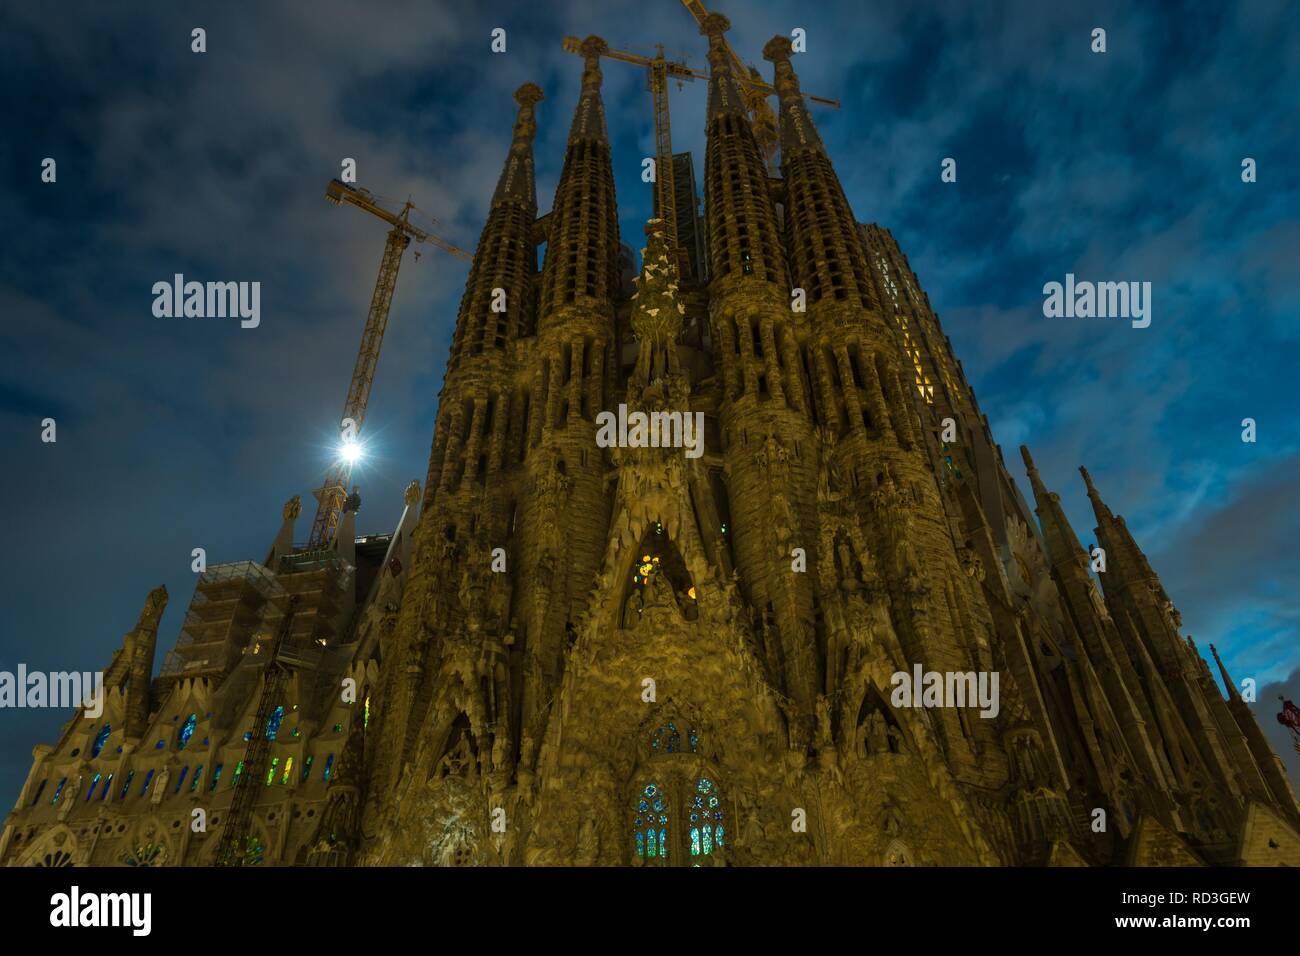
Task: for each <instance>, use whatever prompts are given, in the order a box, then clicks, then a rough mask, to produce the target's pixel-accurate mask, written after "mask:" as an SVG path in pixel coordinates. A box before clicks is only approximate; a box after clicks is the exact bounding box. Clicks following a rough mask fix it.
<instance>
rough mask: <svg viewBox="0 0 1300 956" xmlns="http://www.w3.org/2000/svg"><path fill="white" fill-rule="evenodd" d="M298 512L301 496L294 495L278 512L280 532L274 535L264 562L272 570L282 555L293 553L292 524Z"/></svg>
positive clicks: (300, 507)
mask: <svg viewBox="0 0 1300 956" xmlns="http://www.w3.org/2000/svg"><path fill="white" fill-rule="evenodd" d="M300 514H302V498H301V497H300V496H298V495H294V496H293V497H292V498H290V499H289V500H288V501H286V502H285V503H284V510H283V511H282V512H281V513H280V515H281V521H280V533H279V534H277V535H276V536H275V541H274V542H273V543H272V544H271V553H270V554H269V555H267V556H266V562H265V564H266V566H267V567H268V568H270V569H271V570H272V571H274V570H275V569H276V568H277V567H278V566H279V564H280V559H281V558H282V557H284V556H285V555H286V554H292V553H293V525H294V522H295V521H297V520H298V515H300Z"/></svg>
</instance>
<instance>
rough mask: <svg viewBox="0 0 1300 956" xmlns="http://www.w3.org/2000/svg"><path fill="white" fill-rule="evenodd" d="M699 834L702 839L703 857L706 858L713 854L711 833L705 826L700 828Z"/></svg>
mask: <svg viewBox="0 0 1300 956" xmlns="http://www.w3.org/2000/svg"><path fill="white" fill-rule="evenodd" d="M700 834H701V836H703V837H704V855H705V856H708V855H709V854H710V853H712V852H713V833H712V832H711V831H710V830H709V828H708V827H707V826H706V827H702V828H701V830H700Z"/></svg>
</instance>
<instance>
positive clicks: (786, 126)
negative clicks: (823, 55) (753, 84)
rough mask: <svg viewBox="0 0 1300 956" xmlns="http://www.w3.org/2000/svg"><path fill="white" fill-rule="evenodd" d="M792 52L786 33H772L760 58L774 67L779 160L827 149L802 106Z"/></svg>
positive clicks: (791, 45)
mask: <svg viewBox="0 0 1300 956" xmlns="http://www.w3.org/2000/svg"><path fill="white" fill-rule="evenodd" d="M793 55H794V44H792V43H791V42H790V38H789V37H787V36H779V35H778V36H774V37H772V39H770V40H768V41H767V46H765V47H763V59H765V60H768V61H770V62H771V63H772V64H774V66H775V68H776V82H775V83H773V84H772V85H773V86H775V87H776V95H777V98H778V99H779V100H780V102H781V160H782V162H783V163H784V162H785V160H786V159H787V157H792V156H794V155H795V154H796V153H798V152H800V151H803V150H807V149H812V150H816V151H817V152H820V153H825V152H826V147H825V146H823V145H822V140H821V137H820V136H819V135H818V134H817V127H815V126H813V121H812V117H811V116H809V115H808V108H807V106H805V105H804V101H803V94H802V93H801V92H800V91H799V77H798V76H797V75H796V74H795V72H794V67H793V66H791V65H790V57H791V56H793Z"/></svg>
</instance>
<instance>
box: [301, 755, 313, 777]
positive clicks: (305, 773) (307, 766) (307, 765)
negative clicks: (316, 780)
mask: <svg viewBox="0 0 1300 956" xmlns="http://www.w3.org/2000/svg"><path fill="white" fill-rule="evenodd" d="M315 759H316V756H315V754H308V755H307V760H306V761H305V762H304V763H303V765H302V779H304V780H306V779H307V778H308V777H309V776H311V765H312V761H313V760H315Z"/></svg>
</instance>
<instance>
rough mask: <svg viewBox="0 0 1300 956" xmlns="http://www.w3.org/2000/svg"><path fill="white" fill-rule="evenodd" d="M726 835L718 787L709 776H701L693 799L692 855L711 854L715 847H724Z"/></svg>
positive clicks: (691, 820)
mask: <svg viewBox="0 0 1300 956" xmlns="http://www.w3.org/2000/svg"><path fill="white" fill-rule="evenodd" d="M724 836H725V833H724V831H723V827H722V801H721V800H720V799H719V797H718V788H717V786H716V785H715V784H714V783H713V781H712V780H710V779H709V778H708V777H700V779H699V780H697V781H696V782H695V797H694V798H693V800H692V801H691V815H690V837H691V856H711V855H712V854H713V851H714V850H715V849H719V850H720V849H722V845H723V838H724Z"/></svg>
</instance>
